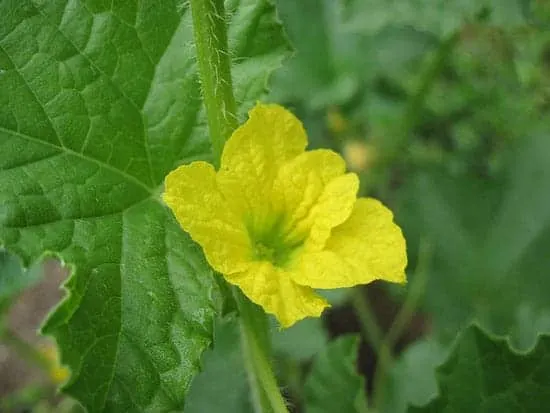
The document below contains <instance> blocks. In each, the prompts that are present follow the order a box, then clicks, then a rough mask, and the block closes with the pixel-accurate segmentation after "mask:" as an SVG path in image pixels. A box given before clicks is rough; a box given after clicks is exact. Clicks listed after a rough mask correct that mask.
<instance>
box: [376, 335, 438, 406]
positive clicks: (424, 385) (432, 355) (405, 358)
mask: <svg viewBox="0 0 550 413" xmlns="http://www.w3.org/2000/svg"><path fill="white" fill-rule="evenodd" d="M447 347H448V346H444V345H442V344H441V343H440V342H438V341H437V340H436V339H435V338H434V337H428V338H425V339H422V340H421V341H418V342H416V343H413V344H411V345H410V346H409V347H407V348H406V349H405V351H404V352H403V353H402V354H401V355H400V356H399V359H398V360H397V361H396V362H395V363H394V364H393V366H392V367H391V370H390V372H389V380H388V387H387V389H386V390H385V391H384V400H383V401H382V402H383V405H382V406H381V407H380V410H381V411H382V412H388V413H390V412H391V413H401V412H406V411H407V406H408V405H413V406H424V405H426V404H427V403H428V402H430V400H432V399H434V398H435V397H437V394H438V387H437V378H436V376H435V368H436V367H437V366H439V365H441V364H442V363H443V362H444V361H445V359H446V358H447V356H448V353H449V350H448V348H447Z"/></svg>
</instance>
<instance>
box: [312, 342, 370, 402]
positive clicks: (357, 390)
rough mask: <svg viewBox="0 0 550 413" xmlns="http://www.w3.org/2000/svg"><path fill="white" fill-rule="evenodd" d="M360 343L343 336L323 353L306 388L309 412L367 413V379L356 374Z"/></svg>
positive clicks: (316, 360) (314, 366) (330, 344)
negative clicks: (339, 412)
mask: <svg viewBox="0 0 550 413" xmlns="http://www.w3.org/2000/svg"><path fill="white" fill-rule="evenodd" d="M358 345H359V340H358V337H356V336H342V337H339V338H337V339H336V340H334V341H332V342H330V343H329V344H328V345H327V347H326V349H324V350H323V351H321V352H320V353H319V354H318V355H317V358H316V359H315V361H314V362H313V366H312V368H311V372H310V373H309V376H308V377H307V379H306V382H305V385H304V397H305V403H306V413H332V412H338V411H341V412H349V413H356V412H357V413H365V412H366V411H367V403H366V397H365V380H364V378H363V377H362V376H360V375H359V374H358V373H357V371H356V359H357V350H358Z"/></svg>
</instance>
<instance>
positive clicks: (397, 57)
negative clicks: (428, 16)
mask: <svg viewBox="0 0 550 413" xmlns="http://www.w3.org/2000/svg"><path fill="white" fill-rule="evenodd" d="M339 3H340V2H337V1H333V0H321V1H319V0H301V1H294V0H277V6H278V10H279V13H280V17H281V20H282V21H283V24H284V25H285V28H286V30H287V33H288V35H289V38H290V40H291V42H292V44H293V46H294V48H295V49H296V53H295V55H294V56H293V57H292V58H291V59H289V61H288V62H287V64H285V67H284V68H282V69H281V70H279V71H277V72H276V73H275V75H274V79H273V84H274V90H273V91H272V95H271V96H272V97H273V99H274V100H277V101H301V103H302V104H304V105H306V106H307V107H309V108H312V109H319V108H323V107H326V106H330V105H335V104H345V103H347V102H348V101H349V100H350V99H352V98H353V96H354V95H355V94H357V93H358V92H359V91H360V87H361V84H362V83H364V82H365V81H367V80H368V79H369V78H370V77H371V76H372V75H373V74H374V73H376V72H380V71H383V72H384V73H387V71H388V70H390V71H392V72H399V71H400V70H401V69H402V68H403V66H405V65H407V64H408V63H409V62H410V61H411V60H414V59H416V58H418V57H419V56H421V54H422V53H423V52H425V51H426V50H428V49H429V48H431V47H432V46H433V45H435V43H436V42H435V41H434V39H432V38H430V36H426V35H425V34H423V33H419V32H418V31H415V30H413V29H410V28H403V27H398V28H395V27H386V28H385V29H384V30H383V33H377V32H371V31H368V30H365V28H364V27H363V26H357V27H356V26H354V25H351V24H349V19H350V18H349V16H348V12H349V9H350V8H353V6H347V5H344V4H339ZM351 14H353V13H351ZM305 19H307V21H308V22H311V24H304V20H305ZM358 50H360V51H361V53H358V52H357V51H358Z"/></svg>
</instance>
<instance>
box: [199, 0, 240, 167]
mask: <svg viewBox="0 0 550 413" xmlns="http://www.w3.org/2000/svg"><path fill="white" fill-rule="evenodd" d="M191 13H192V17H193V30H194V34H195V46H196V49H197V59H198V63H199V72H200V79H201V84H202V94H203V98H204V105H205V107H206V114H207V117H208V129H209V133H210V140H211V142H212V153H213V155H214V162H215V163H216V166H218V165H219V162H220V158H221V154H222V150H223V146H224V144H225V141H226V140H227V139H228V138H229V136H231V133H232V132H233V131H234V130H235V129H236V128H237V126H238V120H237V116H236V113H237V105H236V103H235V97H234V95H233V81H232V79H231V59H230V58H229V52H228V47H227V29H226V26H225V9H224V3H223V0H191Z"/></svg>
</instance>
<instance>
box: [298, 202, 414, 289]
mask: <svg viewBox="0 0 550 413" xmlns="http://www.w3.org/2000/svg"><path fill="white" fill-rule="evenodd" d="M406 266H407V254H406V245H405V239H404V238H403V234H402V233H401V229H400V228H399V227H398V226H397V225H396V224H395V223H394V222H393V214H392V212H391V211H390V210H389V209H388V208H386V207H385V206H384V205H382V203H381V202H380V201H377V200H376V199H373V198H359V199H358V200H357V202H356V204H355V206H354V208H353V212H352V214H351V216H350V217H349V219H348V220H347V221H346V222H344V223H343V224H342V225H340V226H338V227H336V228H335V229H334V230H333V231H332V234H331V237H330V238H329V239H328V241H327V243H326V247H325V250H324V251H321V252H316V253H310V254H307V253H306V254H304V255H303V256H302V257H301V262H300V265H299V271H297V272H295V273H293V280H294V281H295V282H297V283H299V284H301V285H306V286H310V287H312V288H343V287H352V286H354V285H357V284H367V283H370V282H371V281H374V280H377V279H382V280H386V281H390V282H397V283H403V282H405V281H406V278H405V267H406Z"/></svg>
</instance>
